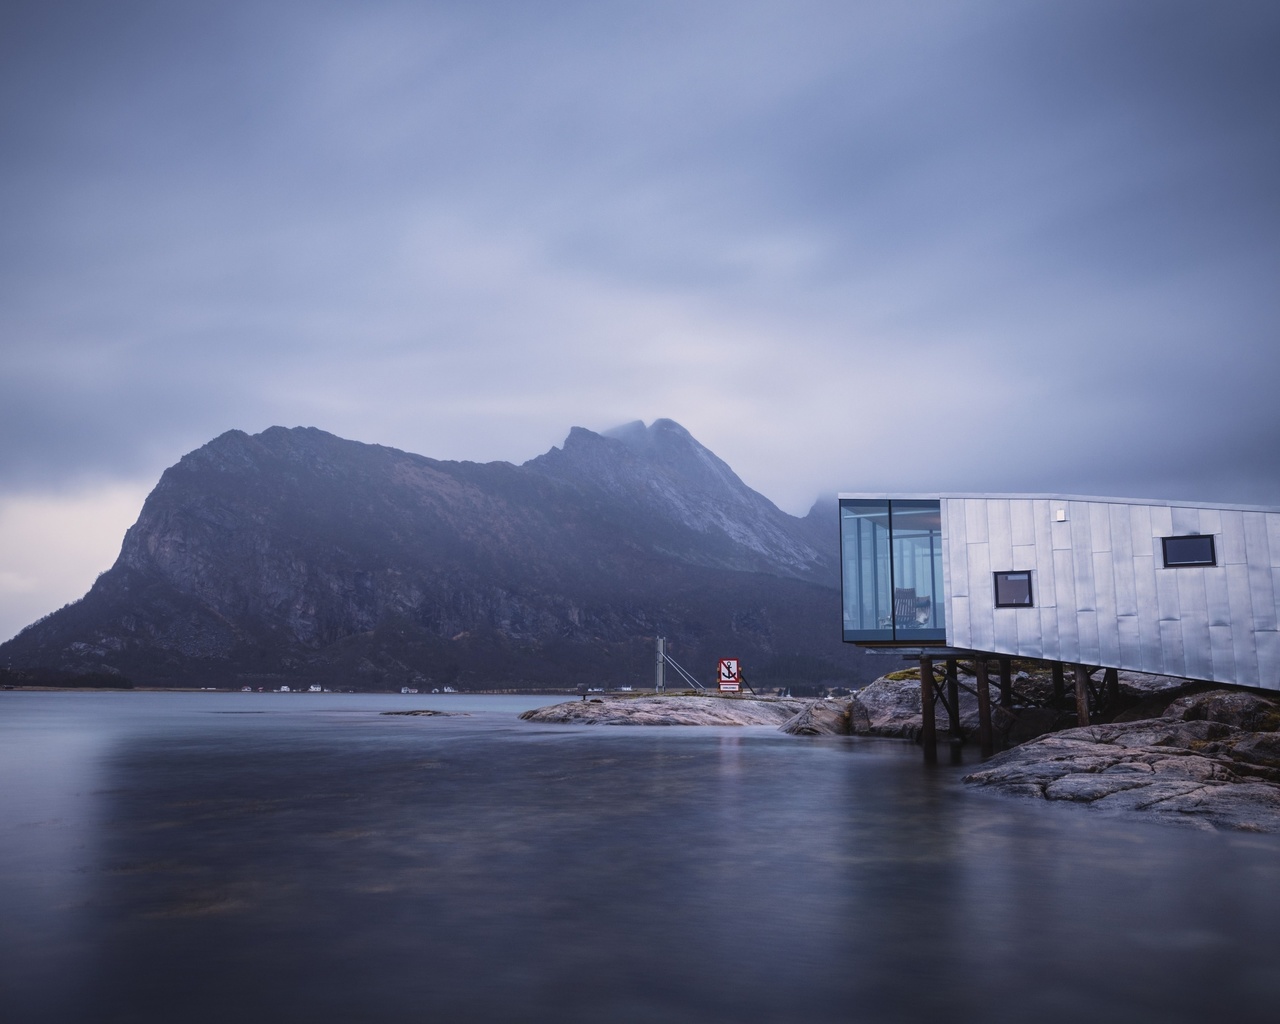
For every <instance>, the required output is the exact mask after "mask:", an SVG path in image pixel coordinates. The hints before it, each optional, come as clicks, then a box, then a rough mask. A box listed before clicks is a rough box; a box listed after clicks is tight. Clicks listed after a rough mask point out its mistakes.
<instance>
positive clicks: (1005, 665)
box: [1000, 658, 1013, 708]
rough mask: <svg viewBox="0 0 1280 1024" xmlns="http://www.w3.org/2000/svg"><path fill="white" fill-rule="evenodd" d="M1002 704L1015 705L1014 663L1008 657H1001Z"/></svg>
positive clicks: (1003, 706) (1003, 705)
mask: <svg viewBox="0 0 1280 1024" xmlns="http://www.w3.org/2000/svg"><path fill="white" fill-rule="evenodd" d="M1000 706H1001V707H1002V708H1011V707H1013V665H1012V663H1011V662H1010V661H1009V659H1008V658H1001V659H1000Z"/></svg>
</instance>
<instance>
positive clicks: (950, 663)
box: [947, 658, 960, 744]
mask: <svg viewBox="0 0 1280 1024" xmlns="http://www.w3.org/2000/svg"><path fill="white" fill-rule="evenodd" d="M947 712H948V714H949V716H950V718H949V720H948V728H949V729H950V731H951V742H952V743H953V744H958V743H960V676H959V672H958V670H957V668H956V659H955V658H948V659H947Z"/></svg>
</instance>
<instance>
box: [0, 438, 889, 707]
mask: <svg viewBox="0 0 1280 1024" xmlns="http://www.w3.org/2000/svg"><path fill="white" fill-rule="evenodd" d="M830 504H831V505H832V510H828V509H826V508H825V507H824V506H821V505H819V506H815V509H814V511H813V512H811V513H810V515H809V516H808V517H805V518H797V517H794V516H790V515H787V514H786V513H784V512H782V511H780V510H779V509H778V508H776V507H775V506H774V505H773V504H772V503H771V502H769V501H768V500H767V499H766V498H764V497H763V496H762V495H760V494H758V493H756V492H755V491H752V490H751V489H750V488H749V487H747V486H746V485H745V484H743V482H742V481H741V480H740V479H738V477H737V476H736V475H735V474H734V473H733V471H732V470H731V469H730V468H729V467H728V466H727V465H725V464H724V463H723V462H722V461H721V460H720V459H718V458H717V457H716V456H715V455H713V454H712V453H711V452H710V451H708V450H707V449H706V448H704V447H703V446H702V445H700V444H699V443H698V442H697V441H696V440H694V438H693V437H691V436H690V435H689V433H688V432H687V431H685V430H684V429H683V428H682V427H681V426H679V424H676V423H674V422H672V421H670V420H658V421H656V422H655V423H653V424H652V425H651V426H649V427H645V426H644V425H643V424H641V423H633V424H629V425H627V426H625V427H622V428H619V429H618V430H615V431H611V432H609V433H607V434H597V433H593V432H592V431H589V430H583V429H581V428H574V429H573V431H572V432H571V433H570V434H569V437H568V438H567V440H566V441H565V443H564V445H563V447H560V448H552V449H551V451H549V452H547V453H546V454H544V455H541V456H539V457H538V458H536V459H533V460H531V461H529V462H527V463H525V464H524V465H522V466H514V465H511V464H510V463H505V462H495V463H488V464H477V463H470V462H442V461H437V460H434V459H429V458H425V457H423V456H419V455H412V454H409V453H406V452H402V451H397V450H395V449H392V448H385V447H382V446H378V445H367V444H361V443H357V442H354V441H347V440H343V439H341V438H338V437H335V436H333V435H331V434H327V433H324V432H323V431H320V430H316V429H314V428H295V429H285V428H282V427H272V428H271V429H269V430H266V431H263V432H262V433H261V434H256V435H252V436H250V435H248V434H245V433H243V432H241V431H229V432H227V433H226V434H223V435H222V436H220V437H218V438H216V439H214V440H213V441H211V442H209V443H208V444H206V445H205V446H204V447H202V448H200V449H198V450H196V451H194V452H191V453H190V454H188V455H186V456H184V457H183V458H182V460H181V461H180V462H179V463H178V464H177V465H175V466H172V467H171V468H170V469H168V470H166V471H165V473H164V475H163V476H162V478H161V480H160V482H159V484H158V485H157V486H156V488H155V490H154V491H153V492H152V493H151V495H150V496H149V497H148V498H147V501H146V504H145V505H144V507H143V510H142V514H141V515H140V516H139V518H138V521H137V523H135V524H134V526H133V527H131V528H130V529H129V531H128V533H127V534H126V535H125V539H124V544H123V547H122V550H121V552H120V557H119V559H118V560H117V561H116V563H115V565H114V566H113V567H112V568H111V569H110V570H109V571H108V572H106V573H104V574H103V575H102V576H101V577H99V579H98V581H97V582H96V583H95V584H94V586H93V588H92V589H91V590H90V591H89V593H88V594H87V595H85V597H84V598H82V599H81V600H80V601H78V602H76V603H74V604H72V605H68V606H67V607H65V608H63V609H61V610H60V611H58V612H55V613H54V614H52V615H50V616H47V617H46V618H45V619H43V620H41V621H40V622H38V623H36V624H34V625H32V626H30V627H28V628H27V629H26V630H24V631H23V632H22V633H20V634H19V635H18V636H17V637H15V638H14V639H13V640H11V641H9V642H8V643H7V644H5V645H3V647H0V657H3V658H5V659H8V660H9V663H10V664H11V665H12V667H13V668H14V669H23V668H44V669H50V670H58V671H72V672H115V673H122V674H123V675H125V676H126V677H128V678H130V679H131V680H132V681H133V682H135V683H137V684H152V685H184V686H190V685H233V684H239V685H278V684H279V683H280V682H308V683H310V682H320V683H322V684H324V685H326V686H343V687H346V686H352V687H355V688H361V689H370V688H378V689H385V688H398V687H400V686H402V685H414V686H419V687H421V686H444V685H454V686H459V687H463V688H489V687H522V686H576V685H579V684H582V683H586V684H589V685H610V684H632V685H646V684H647V683H648V681H649V680H650V679H651V677H652V666H653V654H652V648H653V637H654V636H656V635H659V634H662V635H666V636H667V637H668V638H669V641H670V643H669V650H671V652H672V653H673V654H674V656H675V657H676V658H677V659H679V660H680V661H681V662H682V663H683V664H685V665H686V667H688V668H690V669H691V670H693V671H695V672H697V673H699V674H702V675H706V676H709V675H710V669H711V667H713V666H714V662H715V659H716V658H717V657H723V656H734V657H739V658H741V659H742V661H743V664H744V667H745V668H746V670H747V673H748V678H749V679H754V680H755V681H758V682H760V683H762V684H763V683H770V684H776V685H786V684H788V683H791V684H796V683H801V682H805V681H820V680H823V679H825V680H828V681H837V682H838V681H852V680H854V679H856V678H858V677H859V676H865V677H868V678H869V677H870V676H874V675H875V674H876V673H875V672H874V671H867V670H866V669H864V668H863V666H862V664H861V662H862V661H863V659H861V658H860V657H859V656H858V655H857V654H856V653H855V652H851V651H849V650H848V649H847V648H845V647H844V646H843V645H842V644H841V643H840V641H839V639H838V638H839V598H838V591H837V541H836V530H835V522H834V515H833V514H829V513H833V510H834V502H831V503H830Z"/></svg>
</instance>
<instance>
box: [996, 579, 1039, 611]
mask: <svg viewBox="0 0 1280 1024" xmlns="http://www.w3.org/2000/svg"><path fill="white" fill-rule="evenodd" d="M995 577H996V607H997V608H1030V607H1031V606H1032V604H1033V602H1032V600H1031V573H1029V572H998V573H996V574H995Z"/></svg>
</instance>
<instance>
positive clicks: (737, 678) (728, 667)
mask: <svg viewBox="0 0 1280 1024" xmlns="http://www.w3.org/2000/svg"><path fill="white" fill-rule="evenodd" d="M716 678H717V679H718V680H719V681H720V692H721V693H737V692H738V691H739V690H741V688H742V673H741V670H740V669H739V667H738V659H737V658H721V659H720V667H719V669H718V670H717V671H716Z"/></svg>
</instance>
